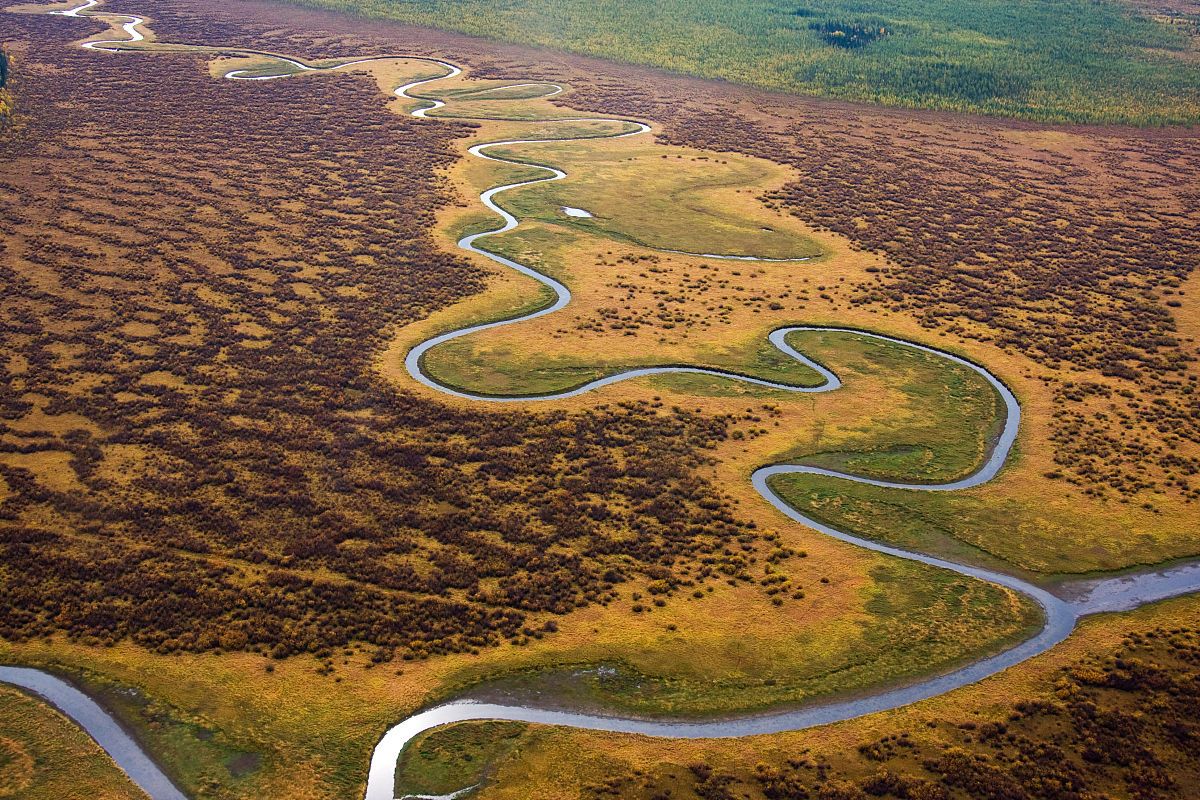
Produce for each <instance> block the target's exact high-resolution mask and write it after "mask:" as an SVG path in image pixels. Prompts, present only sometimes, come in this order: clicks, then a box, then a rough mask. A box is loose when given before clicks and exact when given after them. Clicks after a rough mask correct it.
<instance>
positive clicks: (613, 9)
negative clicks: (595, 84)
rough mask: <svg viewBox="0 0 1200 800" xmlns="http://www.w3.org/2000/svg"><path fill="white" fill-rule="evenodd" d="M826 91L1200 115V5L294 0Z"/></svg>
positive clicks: (997, 106) (1006, 109)
mask: <svg viewBox="0 0 1200 800" xmlns="http://www.w3.org/2000/svg"><path fill="white" fill-rule="evenodd" d="M295 1H296V2H301V3H303V4H304V5H309V6H313V7H317V8H326V9H333V10H337V11H346V12H350V13H354V14H361V15H366V16H371V17H376V18H384V19H393V20H398V21H401V22H407V23H412V24H416V25H424V26H429V27H433V28H441V29H444V30H455V31H462V32H464V33H469V34H473V35H476V36H484V37H488V38H492V39H499V40H503V41H506V42H517V43H521V44H529V45H536V46H539V47H549V48H555V49H562V50H567V51H570V52H573V53H581V54H584V55H588V56H598V57H601V58H606V59H614V60H616V61H624V62H628V63H632V64H643V65H647V66H654V67H664V68H666V69H669V70H674V71H676V72H681V73H686V74H689V75H697V76H700V77H707V78H722V79H725V80H730V81H735V82H738V83H744V84H749V85H752V86H759V87H765V88H769V89H780V90H783V91H787V92H796V93H800V94H807V95H818V96H822V97H834V98H840V99H846V100H866V101H871V102H878V103H886V104H889V105H897V106H908V107H914V108H938V109H946V110H954V111H971V112H977V113H978V112H982V113H987V114H997V115H1003V116H1017V117H1026V118H1029V119H1036V120H1041V121H1054V122H1120V123H1133V124H1138V125H1160V124H1164V123H1191V122H1195V121H1196V120H1197V119H1200V94H1198V93H1197V92H1198V89H1197V87H1200V63H1198V62H1197V59H1196V57H1195V56H1196V52H1197V49H1196V22H1197V15H1196V13H1195V9H1194V7H1193V8H1190V9H1189V8H1187V7H1186V6H1184V7H1183V8H1182V9H1181V10H1178V11H1176V10H1172V9H1163V8H1161V7H1160V6H1159V5H1158V4H1146V6H1145V9H1144V10H1143V9H1141V8H1138V7H1136V6H1134V5H1133V4H1123V3H1119V2H1112V1H1111V0H1100V1H1098V2H1097V1H1094V0H1062V1H1061V2H1056V3H1038V2H1018V3H1009V2H1002V0H988V2H978V3H962V2H957V1H956V0H935V2H919V1H917V0H904V1H903V2H891V3H882V2H874V3H862V2H854V0H825V1H824V2H821V3H805V2H797V0H737V2H728V0H666V2H663V1H662V0H615V2H606V3H593V2H584V0H516V2H511V3H505V4H503V5H502V6H499V7H497V6H496V4H494V3H490V2H487V0H468V1H467V2H460V0H419V2H398V1H397V0H295Z"/></svg>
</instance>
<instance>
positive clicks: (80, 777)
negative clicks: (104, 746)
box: [0, 685, 146, 800]
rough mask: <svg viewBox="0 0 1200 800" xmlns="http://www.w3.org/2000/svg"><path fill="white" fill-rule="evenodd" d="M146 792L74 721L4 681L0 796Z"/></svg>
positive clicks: (105, 798) (117, 798) (139, 799)
mask: <svg viewBox="0 0 1200 800" xmlns="http://www.w3.org/2000/svg"><path fill="white" fill-rule="evenodd" d="M50 766H53V768H50V769H48V768H47V767H50ZM145 797H146V796H145V795H144V794H143V793H142V792H141V791H140V790H139V789H138V788H137V787H136V786H134V785H133V784H132V783H131V782H130V781H129V779H128V778H127V777H125V774H124V773H122V772H121V771H120V769H118V768H117V766H116V765H115V764H113V762H112V759H110V758H109V757H108V754H107V753H105V752H104V751H103V750H101V749H100V747H99V745H97V744H96V743H95V742H93V741H92V740H91V738H90V737H89V736H88V735H87V734H85V733H84V732H83V731H82V730H80V729H79V728H78V727H77V726H76V725H75V723H73V722H71V721H70V720H69V719H67V718H66V717H64V716H63V715H62V714H60V713H59V712H57V711H55V710H54V709H53V708H51V707H49V706H48V705H46V704H45V703H43V702H41V701H40V700H37V699H35V698H34V697H31V696H29V695H26V694H23V693H21V692H19V691H17V690H16V689H12V688H10V687H7V686H3V685H0V798H19V800H145Z"/></svg>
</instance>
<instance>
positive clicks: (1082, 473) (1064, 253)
mask: <svg viewBox="0 0 1200 800" xmlns="http://www.w3.org/2000/svg"><path fill="white" fill-rule="evenodd" d="M722 99H723V98H722V96H721V95H719V94H718V93H717V92H716V91H715V90H714V91H713V92H712V94H711V95H710V96H706V97H704V98H703V102H697V101H695V100H690V99H689V98H688V97H685V96H683V95H682V94H679V95H676V94H673V93H672V92H671V91H665V92H656V93H651V92H648V91H637V90H634V91H626V90H624V89H617V88H616V87H611V88H610V87H600V88H594V89H592V90H591V91H587V90H582V89H581V90H577V91H576V93H575V94H574V95H573V96H572V99H571V102H572V103H573V104H575V105H581V106H583V107H587V108H593V109H596V110H601V109H603V110H605V111H606V112H608V113H623V114H629V115H639V114H640V115H643V116H644V117H646V118H652V119H658V120H663V121H664V122H666V123H667V125H666V134H665V136H664V139H665V140H666V141H669V142H670V143H673V144H681V145H692V146H696V147H702V148H706V149H712V150H727V151H736V152H744V153H750V154H752V155H758V156H761V157H763V158H769V159H772V160H774V161H777V162H781V163H786V164H788V165H790V166H792V167H794V168H795V169H796V170H797V171H798V172H799V173H800V175H801V178H800V179H799V180H797V181H796V182H795V183H793V184H791V185H789V186H786V187H784V188H783V189H782V190H781V191H779V192H778V193H775V194H773V195H771V196H770V197H768V198H767V200H768V202H770V203H772V204H774V205H778V206H779V207H783V208H787V209H789V210H791V211H793V212H794V213H796V214H797V215H798V216H800V217H802V218H803V219H804V220H805V221H807V222H810V223H812V224H814V225H815V226H817V227H820V228H824V229H828V230H831V231H835V232H837V233H839V234H842V235H844V236H846V237H848V238H849V239H850V240H851V241H852V242H853V243H855V245H856V246H858V247H861V248H863V249H867V250H871V251H874V252H877V253H880V254H883V255H885V256H887V257H888V259H889V260H890V261H891V262H892V263H893V264H895V265H896V268H885V269H883V270H882V271H881V272H877V273H876V274H875V276H874V277H875V280H874V281H872V282H869V283H866V284H864V285H861V286H858V287H857V288H856V290H855V293H854V294H853V295H852V296H851V297H850V301H851V302H853V303H856V304H862V305H869V306H872V307H874V308H876V309H879V310H880V311H889V312H901V313H905V314H910V315H913V316H915V317H916V318H917V319H919V320H920V321H921V322H922V324H924V325H926V326H927V327H929V328H931V329H937V330H942V331H946V332H949V333H953V334H958V335H962V336H965V337H969V338H977V339H982V340H986V341H991V342H994V343H996V344H997V345H999V346H1001V347H1003V348H1005V349H1008V350H1012V351H1014V352H1019V353H1022V354H1025V355H1027V356H1029V357H1030V358H1032V359H1035V360H1036V361H1038V362H1040V363H1041V364H1043V365H1045V366H1046V367H1048V368H1050V369H1051V370H1054V371H1055V373H1056V374H1057V377H1053V378H1051V379H1050V385H1051V386H1052V388H1053V389H1054V393H1055V403H1056V405H1057V413H1056V420H1055V433H1054V444H1055V459H1056V461H1057V462H1058V464H1059V465H1061V469H1060V471H1059V474H1061V475H1062V476H1064V477H1065V478H1066V479H1068V480H1071V481H1073V482H1075V483H1077V484H1080V485H1082V486H1086V487H1088V489H1089V490H1090V491H1092V492H1093V493H1097V494H1104V493H1106V492H1116V493H1117V495H1118V496H1120V497H1128V496H1131V495H1134V494H1136V493H1138V492H1139V491H1142V490H1146V489H1157V490H1162V491H1167V492H1174V493H1178V494H1179V495H1181V496H1183V497H1186V498H1189V499H1196V498H1198V497H1200V485H1198V482H1197V480H1196V477H1195V476H1196V475H1197V473H1200V458H1197V457H1196V455H1195V453H1196V452H1197V446H1200V389H1198V388H1197V378H1196V372H1195V369H1194V364H1195V361H1196V355H1197V346H1196V343H1195V342H1192V341H1188V340H1186V339H1185V338H1184V337H1182V336H1181V335H1180V333H1179V331H1178V327H1177V325H1176V321H1175V314H1176V313H1178V312H1177V311H1176V310H1175V309H1178V308H1181V307H1183V302H1185V301H1186V300H1187V296H1186V295H1185V292H1186V291H1187V290H1186V287H1185V283H1184V282H1185V281H1186V280H1187V279H1188V277H1189V275H1190V274H1191V272H1192V270H1193V268H1194V267H1195V266H1196V265H1197V264H1198V263H1200V217H1198V216H1197V215H1196V214H1194V213H1191V209H1192V207H1194V205H1195V203H1196V202H1197V200H1198V199H1200V189H1198V187H1200V162H1198V161H1197V160H1196V157H1195V156H1196V153H1197V151H1198V144H1197V142H1198V138H1197V135H1196V134H1195V132H1192V131H1174V132H1171V133H1169V134H1138V133H1132V132H1128V131H1124V132H1109V131H1094V130H1073V131H1070V132H1056V131H1037V130H1030V129H1028V128H1026V127H1023V126H1019V125H1013V126H1006V125H1004V124H1002V123H996V122H991V121H981V120H975V121H971V120H965V119H953V118H939V119H928V120H926V119H921V118H916V117H909V118H900V117H899V116H888V115H886V114H884V113H883V112H872V111H870V110H863V109H853V108H849V107H836V108H821V107H805V106H802V105H799V104H795V103H792V104H789V105H788V106H786V107H778V106H776V107H773V106H772V105H771V101H770V100H768V99H763V98H759V99H758V100H756V102H758V103H763V104H764V106H765V109H764V112H763V114H758V113H755V114H754V115H753V117H751V116H748V115H747V114H746V113H745V110H744V107H743V109H742V110H740V111H739V110H738V109H737V108H734V107H733V105H732V103H728V104H723V103H722ZM730 112H732V113H731V114H730ZM764 116H765V118H764ZM1064 141H1065V142H1067V144H1066V145H1064V144H1063V142H1064ZM1085 384H1086V385H1087V386H1089V387H1091V388H1089V389H1085V388H1084V386H1085Z"/></svg>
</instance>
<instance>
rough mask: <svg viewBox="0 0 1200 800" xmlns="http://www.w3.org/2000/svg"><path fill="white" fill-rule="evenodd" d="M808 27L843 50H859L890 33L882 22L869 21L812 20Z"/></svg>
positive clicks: (823, 39)
mask: <svg viewBox="0 0 1200 800" xmlns="http://www.w3.org/2000/svg"><path fill="white" fill-rule="evenodd" d="M808 29H809V30H811V31H816V32H817V35H819V36H820V37H821V41H823V42H825V43H826V44H830V45H833V46H834V47H840V48H842V49H843V50H857V49H858V48H860V47H863V46H865V45H868V44H870V43H871V42H873V41H875V40H876V39H882V38H883V37H884V36H887V35H888V29H887V28H886V27H884V26H883V25H882V24H880V23H867V22H842V21H834V20H825V21H823V22H810V23H809V24H808Z"/></svg>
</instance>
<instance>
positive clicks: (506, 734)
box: [396, 722, 526, 797]
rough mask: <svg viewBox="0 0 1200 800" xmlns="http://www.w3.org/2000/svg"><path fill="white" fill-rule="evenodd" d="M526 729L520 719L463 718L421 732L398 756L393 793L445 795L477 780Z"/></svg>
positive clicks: (507, 752)
mask: <svg viewBox="0 0 1200 800" xmlns="http://www.w3.org/2000/svg"><path fill="white" fill-rule="evenodd" d="M525 730H526V726H525V725H523V724H522V723H519V722H462V723H459V724H457V725H451V726H448V727H445V728H438V729H436V730H432V731H430V732H428V733H425V734H423V735H421V736H420V737H418V738H417V740H416V741H414V742H413V743H412V744H411V745H409V747H408V748H407V749H406V750H405V751H404V753H403V754H401V756H400V762H399V764H398V765H397V768H396V797H404V796H405V795H421V794H429V795H445V794H450V793H452V792H457V791H459V790H460V789H465V788H467V787H469V786H474V785H476V784H478V783H480V781H482V780H483V778H484V775H485V773H486V772H487V771H488V768H489V767H490V766H491V765H493V764H495V763H496V762H497V761H499V760H500V759H502V758H504V757H505V756H507V755H508V754H510V753H511V752H513V750H514V749H515V748H516V747H517V745H518V744H520V742H521V738H522V734H524V733H525Z"/></svg>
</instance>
